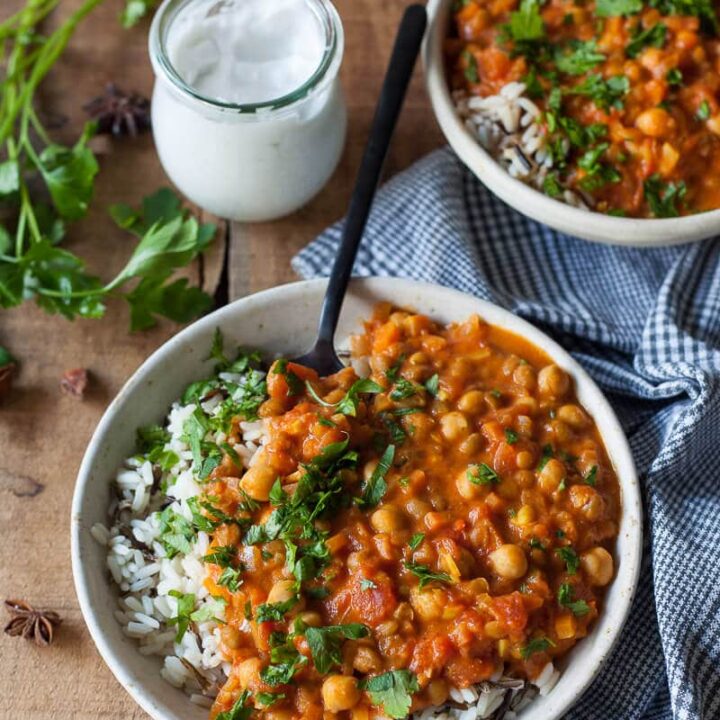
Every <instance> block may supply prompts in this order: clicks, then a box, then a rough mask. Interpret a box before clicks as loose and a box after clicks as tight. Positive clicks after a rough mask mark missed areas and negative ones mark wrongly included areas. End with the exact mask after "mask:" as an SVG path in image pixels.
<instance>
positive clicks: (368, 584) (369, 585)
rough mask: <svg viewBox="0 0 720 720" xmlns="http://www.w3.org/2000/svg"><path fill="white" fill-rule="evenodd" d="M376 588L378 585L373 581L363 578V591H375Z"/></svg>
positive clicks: (361, 586)
mask: <svg viewBox="0 0 720 720" xmlns="http://www.w3.org/2000/svg"><path fill="white" fill-rule="evenodd" d="M376 587H377V585H376V584H375V583H374V582H373V581H372V580H368V579H367V578H363V579H362V580H361V581H360V589H361V590H374V589H375V588H376Z"/></svg>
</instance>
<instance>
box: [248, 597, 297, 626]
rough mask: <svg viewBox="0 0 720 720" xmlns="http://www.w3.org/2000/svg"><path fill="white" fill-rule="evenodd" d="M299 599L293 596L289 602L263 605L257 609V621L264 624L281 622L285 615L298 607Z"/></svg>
mask: <svg viewBox="0 0 720 720" xmlns="http://www.w3.org/2000/svg"><path fill="white" fill-rule="evenodd" d="M298 601H299V598H298V596H297V595H293V596H292V597H291V598H290V599H289V600H285V601H283V602H277V603H263V604H262V605H258V606H257V608H255V621H256V622H258V623H262V622H280V621H281V620H282V619H283V618H284V617H285V613H287V612H289V611H290V610H292V608H294V607H295V605H297V603H298Z"/></svg>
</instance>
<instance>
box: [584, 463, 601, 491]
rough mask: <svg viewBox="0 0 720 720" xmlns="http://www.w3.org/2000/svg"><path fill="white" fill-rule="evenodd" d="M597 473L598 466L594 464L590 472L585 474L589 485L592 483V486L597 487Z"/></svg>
mask: <svg viewBox="0 0 720 720" xmlns="http://www.w3.org/2000/svg"><path fill="white" fill-rule="evenodd" d="M597 473H598V466H597V465H593V466H592V467H591V468H590V470H589V471H588V474H587V475H586V476H585V483H586V484H587V485H591V486H592V487H595V484H596V483H597Z"/></svg>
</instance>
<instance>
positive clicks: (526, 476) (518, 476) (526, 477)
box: [515, 470, 535, 488]
mask: <svg viewBox="0 0 720 720" xmlns="http://www.w3.org/2000/svg"><path fill="white" fill-rule="evenodd" d="M515 482H516V483H517V484H518V485H519V486H520V487H521V488H531V487H533V486H534V485H535V473H534V471H532V470H518V471H517V472H516V473H515Z"/></svg>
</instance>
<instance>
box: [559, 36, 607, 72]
mask: <svg viewBox="0 0 720 720" xmlns="http://www.w3.org/2000/svg"><path fill="white" fill-rule="evenodd" d="M604 60H605V55H603V54H602V53H601V52H599V51H598V49H597V42H596V41H595V40H587V41H584V42H583V41H580V40H572V41H570V43H568V45H567V46H565V47H563V48H558V49H557V50H556V52H555V65H556V66H557V69H558V70H559V71H560V72H563V73H566V74H568V75H584V74H585V73H586V72H588V71H589V70H592V69H593V68H594V67H595V66H596V65H599V64H600V63H601V62H603V61H604Z"/></svg>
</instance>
